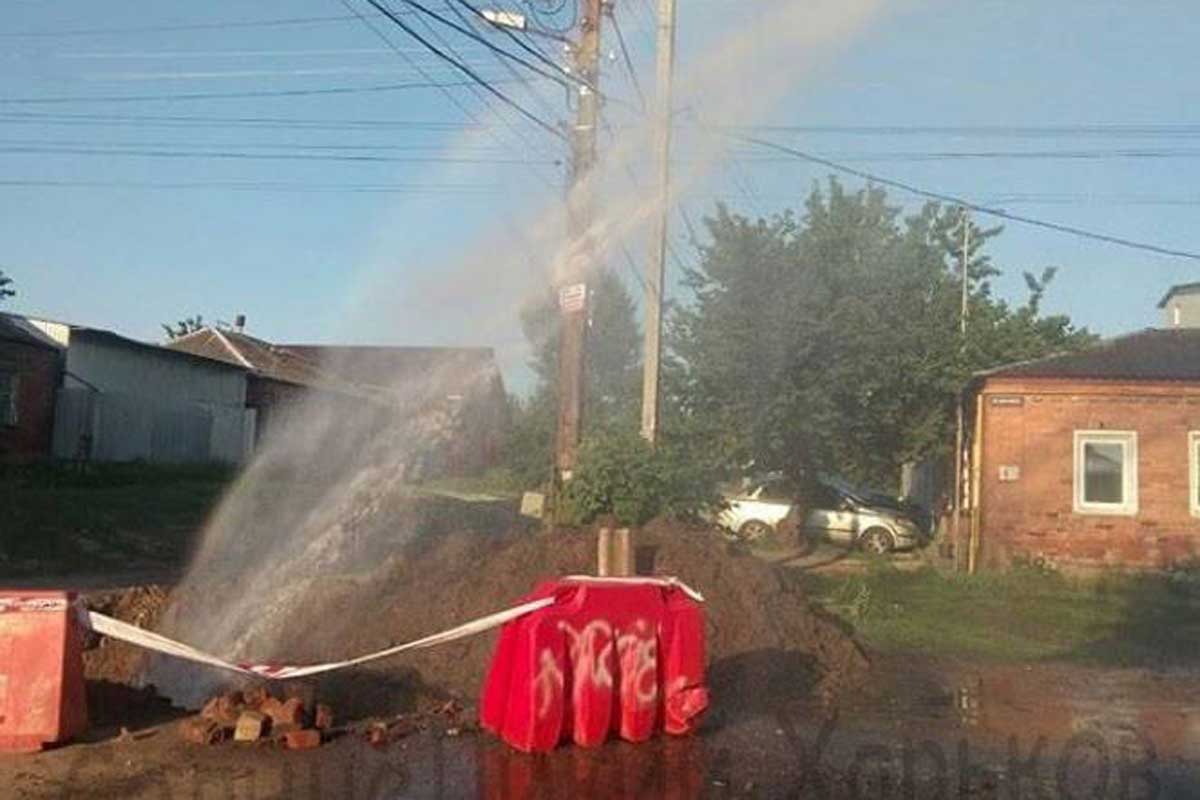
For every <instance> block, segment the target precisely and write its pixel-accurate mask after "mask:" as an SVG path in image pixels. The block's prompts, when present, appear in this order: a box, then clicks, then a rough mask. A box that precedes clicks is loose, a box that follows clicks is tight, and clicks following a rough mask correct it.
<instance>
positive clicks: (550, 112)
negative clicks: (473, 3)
mask: <svg viewBox="0 0 1200 800" xmlns="http://www.w3.org/2000/svg"><path fill="white" fill-rule="evenodd" d="M447 7H448V8H449V9H450V11H451V13H453V14H454V16H456V17H458V19H459V21H460V22H462V24H463V25H470V24H471V23H470V21H469V20H468V19H467V18H466V16H464V15H463V13H462V12H461V11H459V10H458V8H456V7H455V6H447ZM422 22H424V20H422ZM426 27H429V26H428V23H426ZM430 30H431V31H432V29H430ZM434 33H435V35H436V32H434ZM450 50H451V52H452V53H454V55H456V56H457V55H458V53H456V52H455V51H454V50H453V48H450ZM491 55H492V58H494V59H496V63H498V64H499V65H500V66H501V67H503V68H504V71H505V72H507V73H508V74H509V75H512V76H513V77H520V74H519V73H518V72H517V68H516V67H514V66H513V65H512V64H510V63H509V62H508V61H506V60H505V59H503V58H501V57H500V56H499V55H497V54H496V53H492V54H491ZM564 88H565V87H564ZM525 91H526V93H527V94H528V95H529V96H530V97H531V98H533V102H534V104H535V105H537V106H538V107H539V108H540V110H541V112H542V113H543V114H545V115H547V116H548V117H550V118H553V117H554V116H555V115H556V114H557V113H558V112H557V110H556V109H554V108H552V107H551V106H550V104H549V103H548V102H547V101H546V98H545V97H544V96H542V94H541V93H539V92H536V91H534V90H533V88H532V87H530V86H526V87H525Z"/></svg>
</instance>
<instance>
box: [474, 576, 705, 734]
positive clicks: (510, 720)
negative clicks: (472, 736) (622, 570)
mask: <svg viewBox="0 0 1200 800" xmlns="http://www.w3.org/2000/svg"><path fill="white" fill-rule="evenodd" d="M545 597H554V598H555V600H556V602H555V603H554V605H551V606H548V607H546V608H543V609H540V610H538V611H534V612H533V613H530V614H527V615H526V616H523V617H521V618H519V619H517V620H514V621H512V622H509V623H507V624H506V625H505V626H504V628H503V629H502V630H501V633H500V641H499V643H498V645H497V647H496V653H495V656H494V657H493V659H492V666H491V669H490V670H489V672H488V676H487V680H486V682H485V683H484V688H483V700H482V703H481V712H480V721H481V722H482V724H483V726H484V727H485V728H487V729H488V730H490V731H492V732H493V733H495V734H496V735H497V736H499V737H501V738H502V739H504V741H506V742H508V743H509V744H510V745H512V746H513V747H515V748H517V749H519V750H524V751H545V750H551V749H553V748H554V747H555V746H556V745H557V744H558V743H559V742H560V741H562V740H564V739H568V738H569V739H573V740H574V741H575V743H576V744H579V745H583V746H585V747H594V746H596V745H599V744H602V743H603V742H604V741H605V740H606V739H607V738H608V736H609V734H610V733H616V734H617V735H619V736H620V737H621V738H622V739H625V740H627V741H630V742H641V741H645V740H646V739H648V738H650V736H652V735H653V734H654V732H655V731H656V730H665V731H666V732H667V733H671V734H676V735H682V734H686V733H690V732H691V731H693V730H695V728H696V726H697V725H698V724H699V720H700V716H701V715H702V713H703V712H704V710H705V709H706V708H707V707H708V690H707V689H706V688H705V685H704V614H703V611H702V610H701V606H700V604H699V603H697V602H696V601H695V600H693V599H692V598H691V597H689V596H688V594H687V593H685V591H684V590H683V589H681V588H680V587H679V586H678V585H671V584H668V583H666V582H663V581H639V580H637V579H628V580H612V579H587V578H564V579H562V580H557V581H548V582H546V583H543V584H541V585H540V586H538V587H537V589H536V590H535V591H534V592H533V593H532V594H530V595H528V596H527V597H525V598H523V600H524V601H528V600H536V599H540V598H545Z"/></svg>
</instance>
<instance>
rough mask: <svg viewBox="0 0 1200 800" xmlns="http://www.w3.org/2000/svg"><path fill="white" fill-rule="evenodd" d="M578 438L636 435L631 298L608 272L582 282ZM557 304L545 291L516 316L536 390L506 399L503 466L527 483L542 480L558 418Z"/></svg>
mask: <svg viewBox="0 0 1200 800" xmlns="http://www.w3.org/2000/svg"><path fill="white" fill-rule="evenodd" d="M588 286H589V298H588V307H589V315H590V319H589V326H588V338H587V372H586V374H585V378H584V379H585V381H586V387H585V394H584V397H585V398H586V405H585V407H584V413H583V424H584V431H585V435H594V434H597V433H599V432H601V431H611V430H614V429H618V428H630V429H636V427H637V422H636V420H637V414H638V408H639V405H638V402H639V398H640V396H641V395H640V392H641V375H642V373H641V358H640V356H641V342H642V339H641V331H640V330H639V327H638V324H637V315H636V309H635V306H634V302H633V298H632V296H630V294H629V291H628V290H627V289H626V288H625V285H624V284H623V283H622V282H621V279H620V278H619V277H617V275H616V274H615V273H614V272H612V271H611V270H609V269H601V270H598V271H597V272H596V274H595V275H594V276H593V277H592V279H591V280H590V281H589V282H588ZM558 321H559V310H558V296H557V293H556V292H553V291H548V292H547V293H546V294H545V295H543V296H542V297H540V298H539V299H538V300H537V301H536V302H535V303H533V304H531V305H530V306H528V307H527V308H525V309H524V310H523V311H522V312H521V327H522V330H523V331H524V334H525V337H526V339H527V340H528V341H529V343H530V345H531V347H532V349H533V357H532V359H531V360H530V364H529V365H530V367H531V368H532V369H533V372H534V375H535V376H536V381H537V383H536V386H535V388H534V392H533V394H532V396H531V397H529V398H528V399H526V400H519V399H516V398H513V399H512V400H510V402H511V403H512V411H513V425H512V429H511V432H510V434H509V437H508V446H507V449H508V455H507V458H506V463H507V464H508V465H509V466H510V467H511V468H512V469H513V471H514V473H515V474H516V475H517V476H518V477H519V478H521V479H523V480H525V481H526V482H529V483H535V482H539V481H541V480H544V479H545V478H546V477H547V476H548V475H549V473H550V465H551V463H552V453H553V447H554V435H555V430H556V420H557V413H558V391H557V389H558Z"/></svg>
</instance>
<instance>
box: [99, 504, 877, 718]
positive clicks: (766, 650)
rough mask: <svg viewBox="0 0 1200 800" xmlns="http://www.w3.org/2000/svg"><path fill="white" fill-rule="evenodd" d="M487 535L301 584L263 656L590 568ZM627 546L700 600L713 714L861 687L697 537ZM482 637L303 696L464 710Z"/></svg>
mask: <svg viewBox="0 0 1200 800" xmlns="http://www.w3.org/2000/svg"><path fill="white" fill-rule="evenodd" d="M489 528H491V526H488V525H482V524H481V525H479V526H470V525H466V526H463V527H462V528H460V529H459V531H458V532H451V533H447V532H445V531H438V533H437V535H424V536H421V537H419V538H417V539H415V540H413V541H410V542H409V543H408V544H407V545H405V546H404V547H403V548H401V549H400V550H399V551H398V552H396V553H394V554H393V555H392V557H391V558H390V559H387V560H386V561H381V564H380V566H379V567H378V569H377V570H376V571H375V572H374V573H373V574H371V575H364V576H356V577H354V578H321V577H320V576H307V577H308V578H309V579H313V578H315V580H310V581H309V582H308V584H307V590H306V591H305V592H304V594H303V599H302V601H301V602H300V604H299V606H298V607H296V608H295V609H294V610H292V612H291V613H290V614H288V617H287V623H286V624H285V625H284V627H283V630H282V631H281V632H280V633H279V635H278V636H277V637H276V641H275V645H274V647H273V652H271V653H265V654H263V657H264V658H269V657H273V658H274V660H276V661H284V662H286V663H312V662H324V661H335V660H341V659H344V658H348V657H352V656H357V655H361V654H364V653H368V652H373V651H377V650H380V649H383V648H386V647H389V646H391V645H393V644H397V643H400V642H406V641H410V640H412V639H416V638H419V637H421V636H425V635H427V634H430V633H434V632H437V631H441V630H444V629H446V628H450V627H453V626H455V625H459V624H461V623H463V622H465V621H468V620H471V619H475V618H477V617H481V616H484V615H486V614H490V613H492V612H495V611H498V610H500V609H503V608H506V607H508V606H511V605H512V604H513V603H515V602H516V601H517V600H518V598H520V597H521V596H523V595H524V594H526V593H527V592H529V591H530V590H532V589H533V588H534V586H536V585H537V584H538V583H539V582H540V581H543V580H547V579H552V578H555V577H559V576H562V575H568V574H580V573H589V572H592V571H593V570H594V568H595V560H596V534H595V531H594V530H555V531H543V530H535V529H528V528H526V529H520V528H514V529H510V530H509V532H507V533H504V534H495V533H489V532H486V531H487V530H488V529H489ZM491 529H492V530H494V528H491ZM634 544H635V547H636V549H637V551H638V562H639V572H642V573H643V574H650V573H653V574H658V575H673V576H676V577H678V578H680V579H682V580H683V581H685V582H686V583H688V584H689V585H691V586H693V587H695V588H696V589H698V590H699V591H700V592H702V593H703V594H704V595H705V598H706V603H705V607H706V617H707V626H708V630H707V636H708V654H709V683H710V685H711V687H712V690H713V705H714V712H715V713H716V714H718V715H733V714H741V713H745V714H754V713H757V712H758V711H762V710H769V709H770V708H771V706H772V705H773V704H775V703H778V702H780V701H783V700H788V699H796V700H816V701H822V702H823V701H828V700H831V699H833V698H834V697H836V695H837V694H838V693H839V692H840V691H842V690H844V689H846V688H850V687H854V686H857V685H858V684H859V683H860V682H861V681H862V679H863V678H864V676H865V673H866V670H867V668H868V661H867V658H866V656H865V654H864V653H863V651H862V649H861V648H860V647H859V645H858V644H857V643H856V642H855V641H854V640H853V639H852V638H851V637H850V636H849V635H848V634H847V633H846V632H845V631H843V630H842V629H841V627H840V626H839V625H838V623H837V622H836V621H834V620H832V619H830V618H828V617H827V616H825V615H823V614H822V613H821V612H820V611H819V610H817V609H815V608H813V607H812V606H811V605H810V604H809V602H808V600H807V598H806V596H805V594H804V592H803V589H802V588H801V587H800V586H799V585H798V584H797V582H796V580H795V579H794V578H789V576H788V574H787V572H786V571H784V570H780V569H778V568H776V567H774V566H772V565H770V564H768V563H766V562H765V561H763V560H761V559H759V558H756V557H755V556H753V555H750V554H748V553H746V552H744V551H742V550H740V549H739V548H738V547H736V546H734V545H731V544H730V543H729V542H728V541H726V540H725V539H724V538H722V537H721V536H719V535H717V534H715V533H713V532H712V531H709V530H706V529H702V528H689V527H686V526H680V525H677V524H671V523H666V522H656V523H652V524H651V525H649V526H648V527H646V528H644V529H641V530H639V531H637V532H635V538H634ZM185 601H186V602H185V603H184V605H186V607H187V608H188V609H189V613H198V614H202V613H204V602H203V598H200V597H196V598H186V599H185ZM164 605H165V595H164V594H163V593H162V591H161V590H160V589H158V588H157V587H150V588H146V589H139V590H134V591H131V592H127V593H125V594H123V595H120V596H117V597H115V598H110V599H109V600H108V602H107V605H105V604H104V603H101V604H99V606H98V610H101V611H103V612H104V613H108V614H110V615H112V616H115V617H118V618H119V619H122V620H125V621H128V622H133V623H135V624H140V625H144V626H146V627H153V626H154V624H155V622H156V621H157V619H158V615H159V614H160V613H161V611H162V609H163V607H164ZM495 638H496V633H495V632H492V633H489V634H485V635H482V636H477V637H474V638H470V639H465V640H462V641H459V642H455V643H452V644H448V645H442V646H440V647H436V648H432V649H429V650H422V651H415V652H412V653H407V654H403V655H400V656H396V657H393V658H391V659H388V660H385V661H381V662H375V663H372V664H369V665H366V666H364V667H362V668H359V669H355V670H351V671H345V672H337V673H332V674H331V675H329V676H327V677H325V678H323V679H319V680H318V681H317V685H316V686H315V687H313V689H314V691H315V692H316V694H317V695H318V696H320V697H321V699H322V700H323V701H326V702H329V703H331V704H332V705H334V707H336V708H338V709H339V713H340V714H341V715H343V716H344V717H347V718H361V717H366V716H372V715H382V714H389V713H399V712H406V711H411V710H413V709H415V708H417V707H418V706H419V705H420V704H421V703H422V702H423V701H426V700H432V699H443V698H447V697H458V698H461V699H463V700H464V701H466V702H468V703H470V702H472V701H473V700H474V699H475V696H476V694H477V693H478V691H479V688H480V685H481V684H482V681H483V678H484V675H485V673H486V671H487V667H488V664H489V660H490V657H491V653H492V648H493V645H494V643H495ZM87 659H88V667H87V669H88V676H89V678H92V679H97V680H106V681H116V682H122V683H136V682H137V678H138V676H139V673H140V670H141V669H142V668H143V667H144V664H145V663H146V662H145V660H144V656H143V654H142V653H140V652H138V651H137V650H136V649H135V648H132V647H130V646H127V645H124V644H121V643H118V642H105V643H104V644H103V646H102V647H100V648H99V649H98V650H93V651H90V652H89V653H88V654H87Z"/></svg>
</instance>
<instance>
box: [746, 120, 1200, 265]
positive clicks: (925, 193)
mask: <svg viewBox="0 0 1200 800" xmlns="http://www.w3.org/2000/svg"><path fill="white" fill-rule="evenodd" d="M725 135H726V136H728V137H730V138H732V139H735V140H737V141H741V142H745V143H747V144H753V145H757V146H758V147H763V148H766V149H769V150H774V151H776V152H780V153H786V154H788V155H791V156H793V157H794V158H797V159H800V160H801V161H807V162H809V163H812V164H819V165H821V166H823V167H827V168H828V169H832V170H834V171H835V172H841V173H843V174H846V175H853V176H854V177H857V178H861V179H863V180H866V181H870V182H871V183H876V184H879V185H881V186H889V187H891V188H893V189H899V190H901V191H904V192H908V193H909V194H913V195H916V196H918V197H925V198H928V199H930V200H936V201H938V202H941V203H950V204H953V205H957V206H961V207H963V208H966V209H968V210H971V211H975V212H977V213H980V214H985V215H988V216H991V217H997V218H999V219H1004V220H1008V221H1010V222H1019V223H1022V224H1025V225H1032V226H1034V227H1038V228H1045V229H1047V230H1052V231H1057V232H1059V233H1067V234H1070V235H1072V236H1078V237H1080V238H1084V239H1092V240H1094V241H1099V242H1106V243H1108V244H1115V245H1119V246H1121V247H1127V248H1130V249H1133V250H1144V251H1147V252H1151V253H1158V254H1159V255H1166V256H1175V257H1177V258H1186V259H1191V260H1194V261H1200V253H1196V252H1192V251H1189V250H1177V249H1174V248H1170V247H1163V246H1161V245H1156V244H1152V243H1149V242H1140V241H1136V240H1133V239H1126V238H1124V237H1121V236H1112V235H1110V234H1106V233H1099V232H1096V231H1090V230H1086V229H1084V228H1077V227H1074V226H1072V225H1062V224H1059V223H1057V222H1048V221H1046V220H1042V219H1037V218H1035V217H1029V216H1024V215H1022V214H1013V213H1011V212H1009V211H1004V210H1003V209H999V208H989V207H988V206H984V205H979V204H978V203H973V202H971V201H969V200H965V199H963V198H961V197H956V196H954V195H950V194H945V193H944V192H936V191H932V190H929V189H924V188H921V187H919V186H915V185H913V184H910V183H905V182H903V181H898V180H894V179H892V178H885V177H883V176H880V175H876V174H873V173H870V172H866V171H864V170H860V169H855V168H854V167H849V166H846V165H845V164H841V163H839V162H837V161H831V160H829V159H827V158H821V157H820V156H816V155H813V154H811V153H806V152H804V151H803V150H797V149H796V148H794V147H788V146H786V145H782V144H779V143H777V142H772V141H769V140H767V139H760V138H757V137H753V136H742V135H738V134H732V133H726V134H725Z"/></svg>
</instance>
